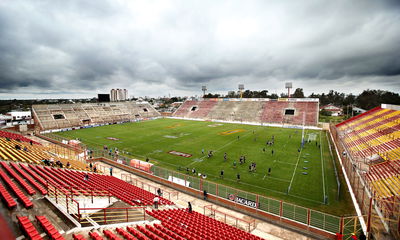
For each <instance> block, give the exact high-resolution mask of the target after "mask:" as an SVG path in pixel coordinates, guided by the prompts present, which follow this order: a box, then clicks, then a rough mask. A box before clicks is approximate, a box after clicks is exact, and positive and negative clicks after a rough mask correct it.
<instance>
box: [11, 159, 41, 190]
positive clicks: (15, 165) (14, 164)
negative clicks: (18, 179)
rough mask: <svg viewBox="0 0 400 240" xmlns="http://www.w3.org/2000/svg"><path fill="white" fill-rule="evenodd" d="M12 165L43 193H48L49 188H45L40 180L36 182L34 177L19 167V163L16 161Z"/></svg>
mask: <svg viewBox="0 0 400 240" xmlns="http://www.w3.org/2000/svg"><path fill="white" fill-rule="evenodd" d="M10 165H11V166H12V167H13V168H14V169H15V170H16V171H17V172H18V173H19V174H20V175H21V176H22V177H24V178H25V180H26V181H28V182H29V183H30V184H31V185H32V186H34V187H35V188H36V189H37V190H39V192H40V193H41V194H43V195H46V194H47V190H46V189H44V187H42V186H41V185H40V184H39V183H38V182H36V181H35V180H33V178H32V177H31V176H30V175H29V174H28V173H26V172H25V171H23V170H22V169H21V168H20V167H18V165H17V164H16V163H12V162H11V163H10Z"/></svg>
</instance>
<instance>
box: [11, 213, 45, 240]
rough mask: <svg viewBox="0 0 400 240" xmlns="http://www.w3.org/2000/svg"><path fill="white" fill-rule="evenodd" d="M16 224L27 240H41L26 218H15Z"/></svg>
mask: <svg viewBox="0 0 400 240" xmlns="http://www.w3.org/2000/svg"><path fill="white" fill-rule="evenodd" d="M17 219H18V224H19V225H20V226H21V228H22V231H23V232H24V233H25V234H26V236H27V237H28V239H32V240H39V239H43V238H42V237H41V236H40V235H39V232H38V231H37V230H36V228H35V226H33V224H32V222H31V221H30V220H29V218H28V217H27V216H17Z"/></svg>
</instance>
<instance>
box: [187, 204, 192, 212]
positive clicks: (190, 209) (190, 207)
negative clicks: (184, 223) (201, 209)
mask: <svg viewBox="0 0 400 240" xmlns="http://www.w3.org/2000/svg"><path fill="white" fill-rule="evenodd" d="M188 211H189V213H192V204H191V203H190V202H188Z"/></svg>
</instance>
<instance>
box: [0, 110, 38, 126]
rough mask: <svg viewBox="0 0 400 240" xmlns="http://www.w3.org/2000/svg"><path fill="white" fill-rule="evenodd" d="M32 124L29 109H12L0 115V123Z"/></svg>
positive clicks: (13, 124)
mask: <svg viewBox="0 0 400 240" xmlns="http://www.w3.org/2000/svg"><path fill="white" fill-rule="evenodd" d="M27 124H33V119H32V114H31V111H12V112H8V113H6V114H5V115H2V116H0V125H2V126H7V127H11V126H15V125H27Z"/></svg>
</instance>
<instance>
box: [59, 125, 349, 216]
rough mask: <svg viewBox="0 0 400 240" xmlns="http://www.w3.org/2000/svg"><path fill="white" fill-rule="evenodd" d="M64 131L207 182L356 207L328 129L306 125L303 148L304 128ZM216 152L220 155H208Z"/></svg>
mask: <svg viewBox="0 0 400 240" xmlns="http://www.w3.org/2000/svg"><path fill="white" fill-rule="evenodd" d="M57 135H61V136H62V137H65V138H69V139H76V138H79V139H80V140H81V141H82V142H83V143H84V144H86V145H87V146H88V147H90V148H93V149H102V148H103V146H104V145H107V146H108V147H109V148H113V149H114V148H118V150H119V152H120V154H121V153H122V152H126V153H125V154H122V155H125V156H128V157H130V158H136V159H141V160H145V159H146V158H149V159H150V162H151V163H153V164H155V165H157V166H161V167H165V168H168V169H172V170H175V171H178V172H181V173H183V174H189V175H193V174H192V169H193V168H194V169H195V170H196V173H197V174H198V173H202V174H205V175H206V176H207V180H210V181H214V182H217V183H221V184H224V185H228V186H231V187H234V188H238V189H241V190H245V191H249V192H253V193H258V194H261V195H264V196H267V197H273V198H276V199H280V200H284V201H287V202H292V203H294V204H297V205H301V206H304V207H311V208H313V209H317V210H322V211H324V212H329V213H333V214H344V213H350V212H352V211H353V210H352V207H351V205H350V204H349V200H348V196H346V195H348V194H347V193H346V192H347V191H346V190H344V188H345V184H344V183H342V184H341V185H342V186H341V188H342V191H341V196H340V198H339V199H338V197H337V196H338V192H337V181H336V178H335V174H334V166H333V164H334V160H333V156H332V155H331V152H330V150H329V145H328V144H329V142H328V139H327V133H326V132H325V131H319V130H307V129H306V130H304V139H305V144H304V146H303V147H301V139H302V130H301V129H289V128H277V127H266V126H253V125H243V124H230V123H217V122H207V121H188V120H177V119H157V120H151V121H143V122H135V123H125V124H118V125H116V124H115V125H107V126H102V127H95V128H86V129H80V130H73V131H67V132H59V133H57ZM268 142H273V144H268ZM203 150H204V153H203ZM209 151H212V152H213V156H211V157H208V153H209ZM225 153H226V156H227V157H226V160H225V159H224V154H225ZM240 156H245V163H243V164H241V163H240ZM234 163H236V164H234ZM251 163H255V164H256V169H255V170H254V171H249V170H250V169H249V165H251ZM235 165H236V166H235ZM269 169H271V172H270V174H268V170H269ZM187 170H189V171H187ZM221 170H223V171H224V175H223V178H221V176H220V174H221ZM238 174H239V175H240V182H238V181H237V175H238Z"/></svg>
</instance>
